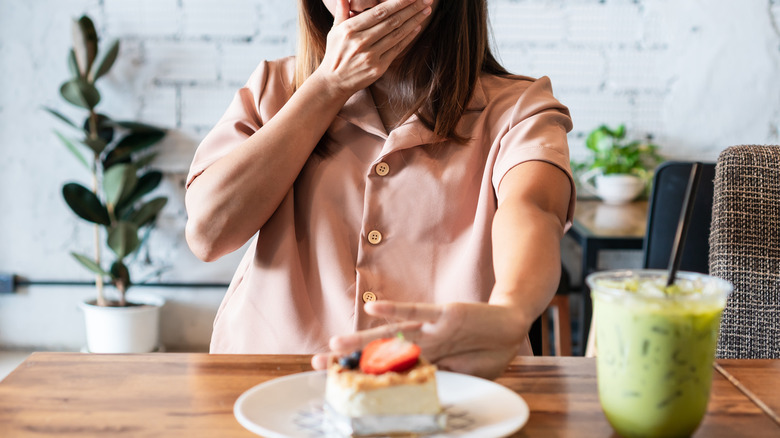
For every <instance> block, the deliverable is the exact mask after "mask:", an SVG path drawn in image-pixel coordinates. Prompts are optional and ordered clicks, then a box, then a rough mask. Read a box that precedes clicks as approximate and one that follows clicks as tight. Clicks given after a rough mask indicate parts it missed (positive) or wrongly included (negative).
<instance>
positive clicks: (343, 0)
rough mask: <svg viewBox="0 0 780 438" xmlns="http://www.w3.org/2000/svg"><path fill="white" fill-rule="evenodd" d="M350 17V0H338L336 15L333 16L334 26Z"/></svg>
mask: <svg viewBox="0 0 780 438" xmlns="http://www.w3.org/2000/svg"><path fill="white" fill-rule="evenodd" d="M348 18H349V0H336V15H334V16H333V26H334V27H335V26H338V25H339V24H341V23H343V22H345V21H347V19H348Z"/></svg>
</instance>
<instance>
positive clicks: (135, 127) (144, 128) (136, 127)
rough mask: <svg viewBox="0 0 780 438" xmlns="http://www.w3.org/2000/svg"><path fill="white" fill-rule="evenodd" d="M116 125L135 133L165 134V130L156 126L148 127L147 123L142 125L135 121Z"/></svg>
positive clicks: (119, 122)
mask: <svg viewBox="0 0 780 438" xmlns="http://www.w3.org/2000/svg"><path fill="white" fill-rule="evenodd" d="M114 123H116V125H118V126H121V127H123V128H125V129H128V130H130V131H133V132H161V133H165V130H163V129H160V128H158V127H156V126H152V125H147V124H146V123H140V122H133V121H127V120H123V121H118V122H114Z"/></svg>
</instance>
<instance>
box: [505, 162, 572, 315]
mask: <svg viewBox="0 0 780 438" xmlns="http://www.w3.org/2000/svg"><path fill="white" fill-rule="evenodd" d="M570 195H571V188H570V182H569V179H568V177H567V176H566V174H565V173H564V172H563V171H561V170H560V169H558V168H556V167H555V166H553V165H551V164H548V163H544V162H528V163H523V164H521V165H519V166H517V167H515V168H514V169H512V170H510V171H509V172H508V173H507V175H506V176H505V177H504V179H503V180H502V182H501V187H500V189H499V204H498V209H497V211H496V214H495V216H494V218H493V230H492V232H493V268H494V272H495V277H496V283H495V286H494V288H493V292H492V294H491V297H490V304H499V305H505V306H510V307H513V308H515V309H517V311H518V313H519V314H520V315H522V316H523V320H524V321H525V322H526V323H527V324H529V325H530V324H531V323H532V322H533V321H534V320H535V319H536V318H537V317H538V316H539V315H540V314H541V313H542V312H543V311H544V309H545V308H546V307H547V305H548V304H549V303H550V300H551V299H552V297H553V295H554V294H555V291H556V290H557V288H558V284H559V282H560V278H561V254H560V242H561V238H562V237H563V230H564V224H565V222H566V214H567V210H568V205H569V198H570Z"/></svg>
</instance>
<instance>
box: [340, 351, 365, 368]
mask: <svg viewBox="0 0 780 438" xmlns="http://www.w3.org/2000/svg"><path fill="white" fill-rule="evenodd" d="M360 355H361V351H360V350H358V351H355V352H354V353H352V354H350V355H349V356H343V357H340V358H339V365H341V367H342V368H346V369H349V370H354V369H357V367H358V366H360Z"/></svg>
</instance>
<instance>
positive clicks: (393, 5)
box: [339, 0, 427, 31]
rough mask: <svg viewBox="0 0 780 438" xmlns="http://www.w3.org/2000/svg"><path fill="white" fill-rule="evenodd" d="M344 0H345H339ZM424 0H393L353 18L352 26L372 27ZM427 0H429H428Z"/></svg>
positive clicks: (360, 28) (360, 29)
mask: <svg viewBox="0 0 780 438" xmlns="http://www.w3.org/2000/svg"><path fill="white" fill-rule="evenodd" d="M339 1H344V0H339ZM421 1H422V0H391V1H388V2H385V3H382V4H380V5H378V6H375V7H373V8H371V9H369V10H367V11H365V12H363V13H362V14H359V15H357V16H355V17H353V18H352V20H351V21H350V22H351V26H352V29H353V30H355V31H363V30H366V29H370V28H372V27H374V26H376V25H378V24H379V23H381V22H383V21H385V20H387V19H388V17H390V16H392V15H393V14H395V13H397V12H398V11H400V10H402V9H405V8H407V7H409V6H410V5H412V4H414V3H415V2H421ZM426 1H427V0H426Z"/></svg>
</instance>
